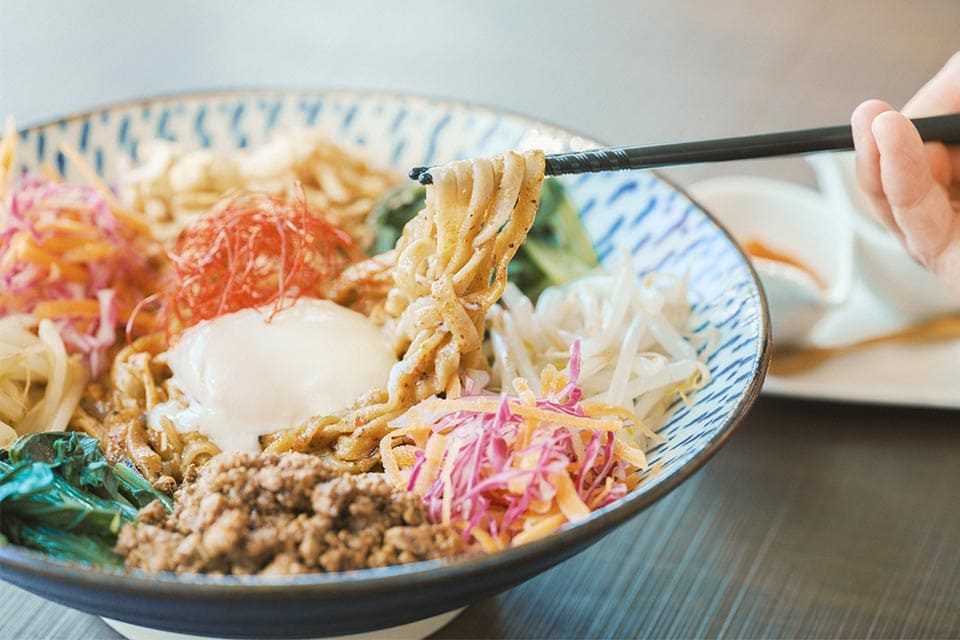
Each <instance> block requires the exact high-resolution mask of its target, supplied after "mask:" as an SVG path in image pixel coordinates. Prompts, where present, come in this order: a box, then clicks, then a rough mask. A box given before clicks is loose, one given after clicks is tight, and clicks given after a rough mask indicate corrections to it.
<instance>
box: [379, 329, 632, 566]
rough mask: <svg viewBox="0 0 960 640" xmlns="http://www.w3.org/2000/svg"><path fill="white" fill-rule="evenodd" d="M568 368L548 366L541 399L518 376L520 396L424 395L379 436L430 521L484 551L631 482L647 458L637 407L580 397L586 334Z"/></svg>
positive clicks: (558, 521) (575, 515)
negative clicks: (635, 440)
mask: <svg viewBox="0 0 960 640" xmlns="http://www.w3.org/2000/svg"><path fill="white" fill-rule="evenodd" d="M568 371H569V372H568V373H567V374H566V375H564V374H562V373H560V372H558V371H556V369H554V368H553V367H546V368H545V369H544V371H543V372H542V377H541V389H547V390H548V391H547V392H546V395H544V396H543V397H541V398H537V397H536V396H535V395H534V394H533V393H532V392H531V391H530V389H531V387H530V385H529V384H527V383H526V381H523V380H518V381H515V382H514V389H516V390H517V392H518V395H515V396H510V395H507V394H502V395H501V396H499V397H496V396H490V395H482V394H478V395H467V396H462V397H460V398H454V399H431V400H426V401H424V402H422V403H420V404H419V405H417V406H416V407H414V408H413V409H411V410H410V411H409V412H408V413H407V415H406V418H405V420H406V424H405V425H404V426H402V427H399V428H398V429H397V430H395V431H393V432H391V433H389V434H388V435H387V436H386V437H385V438H383V439H382V440H381V442H380V452H381V457H382V460H383V465H384V469H385V471H386V473H387V475H388V476H389V477H390V478H392V480H393V481H394V482H395V483H396V484H397V485H398V486H403V487H405V488H406V489H407V490H408V491H413V492H415V493H417V494H419V495H420V496H422V498H423V502H424V504H425V505H426V506H427V513H428V514H429V516H430V518H431V519H432V520H433V521H435V522H443V523H446V524H449V525H450V526H452V527H454V528H455V529H457V530H459V531H460V532H461V534H462V536H463V538H464V540H465V541H466V542H467V543H468V544H469V543H471V542H473V543H475V544H476V545H478V546H479V547H480V548H481V549H483V550H487V551H489V550H491V549H497V548H501V545H502V546H514V545H517V544H523V543H524V542H529V541H531V540H535V539H537V538H539V537H542V536H544V535H547V534H549V533H551V532H553V531H555V530H557V529H558V528H560V527H562V526H563V525H564V524H566V523H568V522H578V521H580V520H583V519H584V518H586V517H588V516H589V515H590V512H591V511H592V510H594V509H599V508H602V507H604V506H606V505H608V504H610V503H611V502H613V501H615V500H617V499H619V498H621V497H623V496H624V495H626V492H627V491H628V490H630V489H632V488H634V487H635V486H636V484H637V482H638V481H639V479H640V478H642V476H643V472H644V470H645V469H646V466H647V460H646V456H645V455H644V453H643V451H642V450H641V449H640V448H638V447H636V446H634V445H632V444H630V441H629V439H628V438H629V436H628V435H627V434H628V433H629V430H631V429H633V428H634V427H635V426H636V425H634V424H633V423H632V422H631V420H630V419H629V417H630V416H632V413H630V412H629V411H628V410H627V409H623V408H619V407H612V406H609V405H606V404H603V403H596V402H593V403H589V405H588V404H587V403H581V402H580V398H581V397H582V390H581V389H580V388H579V387H577V386H576V375H577V372H578V371H579V343H576V344H575V345H574V349H573V354H572V356H571V358H570V366H569V367H568ZM587 409H589V410H590V411H589V413H592V414H594V415H592V416H591V415H589V413H588V412H587ZM423 416H430V417H431V419H430V420H428V421H426V422H427V423H425V422H424V421H423V420H422V417H423ZM610 416H616V418H610ZM411 440H412V441H413V442H414V443H416V444H410V443H411ZM401 452H402V453H401Z"/></svg>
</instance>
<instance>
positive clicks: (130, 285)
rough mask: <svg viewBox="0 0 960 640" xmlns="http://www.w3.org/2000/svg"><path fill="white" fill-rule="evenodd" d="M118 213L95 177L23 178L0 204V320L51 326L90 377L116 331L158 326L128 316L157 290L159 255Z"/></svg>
mask: <svg viewBox="0 0 960 640" xmlns="http://www.w3.org/2000/svg"><path fill="white" fill-rule="evenodd" d="M68 157H70V158H71V159H72V160H74V161H79V156H78V155H77V154H75V153H71V154H68ZM81 172H83V173H85V174H89V173H92V170H91V169H90V168H89V167H86V166H84V167H81ZM94 177H95V174H94ZM120 209H121V207H119V203H117V200H116V197H115V196H113V194H110V193H109V190H107V189H106V187H105V186H104V185H103V183H102V181H100V180H99V178H97V179H96V187H91V186H87V185H70V184H62V183H61V182H60V181H59V179H53V177H52V176H51V177H46V178H45V177H40V176H36V175H25V176H23V177H22V178H21V179H20V180H19V182H18V183H17V184H16V186H15V187H14V189H13V190H12V191H11V192H10V193H9V194H8V195H7V197H6V198H5V199H4V200H3V201H2V202H0V219H3V220H4V227H3V228H2V229H0V314H6V313H32V314H34V315H35V316H36V317H37V318H39V319H44V320H47V319H48V320H51V321H53V323H54V324H55V326H56V327H57V329H58V331H59V332H60V335H61V337H62V338H63V341H64V343H65V344H66V346H67V348H68V349H69V350H70V351H71V352H73V353H79V354H80V355H81V356H82V357H83V359H84V361H85V362H86V364H87V365H88V368H89V369H90V372H91V373H92V374H93V375H94V376H97V375H99V374H100V373H102V372H103V371H104V370H105V369H106V366H107V364H108V359H107V350H108V349H109V348H110V347H112V346H113V345H114V344H115V342H116V340H117V329H118V328H119V327H122V326H124V325H128V324H129V326H130V327H131V328H132V330H133V331H135V332H136V334H137V335H142V334H144V333H148V332H150V331H155V330H156V328H157V327H156V326H148V320H154V317H153V316H152V314H151V315H145V316H144V317H143V318H141V319H139V320H137V321H132V320H131V318H130V317H129V314H130V313H131V312H132V310H133V309H134V308H135V307H136V306H137V304H138V302H139V301H140V300H142V299H143V298H145V297H147V296H149V295H151V294H153V293H154V292H156V291H157V290H158V289H159V288H160V285H161V281H162V278H163V269H164V255H163V252H162V250H161V248H160V245H159V244H158V243H157V242H156V241H155V240H154V239H153V238H152V236H150V234H149V230H148V229H147V226H146V224H145V223H143V221H142V220H139V219H137V218H138V216H137V215H136V214H129V213H128V212H125V211H121V210H120Z"/></svg>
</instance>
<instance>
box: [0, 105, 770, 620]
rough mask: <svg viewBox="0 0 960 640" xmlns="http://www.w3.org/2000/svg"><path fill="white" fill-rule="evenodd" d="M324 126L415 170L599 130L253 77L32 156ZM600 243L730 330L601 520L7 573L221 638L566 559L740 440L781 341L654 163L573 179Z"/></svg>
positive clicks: (50, 127) (373, 607)
mask: <svg viewBox="0 0 960 640" xmlns="http://www.w3.org/2000/svg"><path fill="white" fill-rule="evenodd" d="M305 126H314V127H320V128H322V129H323V130H325V131H327V132H328V133H329V135H330V136H331V137H332V139H333V140H334V141H336V142H339V143H342V144H345V145H347V146H349V147H353V148H358V149H361V150H362V151H363V152H364V153H365V154H367V155H368V156H369V157H371V158H374V159H375V160H378V161H380V162H381V163H383V164H387V165H390V166H393V167H395V168H397V169H399V170H403V171H406V170H407V169H408V168H410V167H413V166H418V165H429V164H432V163H436V162H441V161H444V160H450V159H456V158H465V157H472V156H489V155H496V154H498V153H501V152H503V151H505V150H508V149H524V148H531V147H540V148H544V149H545V150H546V151H547V152H548V153H553V152H559V151H564V150H569V149H577V150H580V149H583V148H587V147H590V146H596V143H594V142H592V141H590V140H589V139H586V138H584V137H581V136H577V135H575V134H572V133H570V132H567V131H564V130H562V129H559V128H557V127H554V126H551V125H547V124H544V123H542V122H539V121H536V120H532V119H529V118H525V117H523V116H519V115H514V114H509V113H505V112H501V111H496V110H492V109H487V108H483V107H478V106H473V105H467V104H461V103H455V102H450V101H444V100H434V99H428V98H422V97H415V96H404V95H396V94H386V93H359V92H345V91H293V90H282V91H240V92H220V93H208V94H192V95H183V96H173V97H164V98H155V99H148V100H143V101H138V102H131V103H124V104H119V105H115V106H110V107H106V108H102V109H96V110H94V111H91V112H88V113H85V114H81V115H78V116H73V117H69V118H65V119H62V120H58V121H53V122H49V123H45V124H42V125H38V126H34V127H31V128H28V129H25V130H23V131H21V132H20V139H19V146H18V158H17V162H18V164H19V165H20V168H21V169H23V170H35V169H37V168H38V167H39V166H40V165H41V164H42V163H50V164H52V165H53V166H55V167H57V168H58V169H60V170H61V171H62V172H63V173H64V174H65V176H66V178H67V180H68V181H76V182H81V181H82V177H81V176H80V175H79V174H78V172H77V171H76V169H75V168H73V167H70V166H69V164H68V163H67V162H66V161H65V158H64V157H63V155H62V154H61V153H60V152H59V150H58V148H59V145H61V144H67V145H70V146H73V147H74V148H76V149H78V150H79V151H80V153H81V154H82V155H83V156H84V157H85V158H86V159H87V160H88V162H89V163H90V164H91V166H93V167H94V168H95V169H96V170H97V171H98V172H99V173H100V174H101V175H103V176H104V177H105V178H106V179H107V181H108V182H109V181H111V180H113V179H114V178H115V177H116V166H117V164H118V161H119V160H120V159H121V158H127V159H131V160H133V161H136V160H137V159H138V148H139V146H140V145H141V144H142V143H143V142H145V141H147V140H149V139H152V138H164V139H168V140H174V141H177V142H180V143H182V144H184V145H185V146H188V147H207V148H214V149H221V150H231V149H237V148H245V147H249V146H254V145H258V144H261V143H263V142H265V141H267V140H268V139H269V138H270V136H271V133H275V132H279V131H287V130H291V129H298V128H302V127H305ZM564 182H565V184H566V185H567V187H568V189H569V192H570V194H571V196H572V198H573V199H574V201H575V202H576V204H577V205H578V207H579V210H580V212H581V217H582V218H583V220H584V224H585V226H586V228H587V231H588V233H589V234H590V236H591V238H592V239H593V240H594V245H595V247H596V250H597V253H598V255H599V256H600V258H601V260H602V261H604V262H609V261H610V260H612V259H613V258H614V256H615V254H616V253H617V252H619V251H620V250H626V251H628V252H630V253H631V254H632V255H633V260H634V264H635V265H636V267H637V270H638V277H642V276H643V274H646V273H649V272H652V271H656V272H666V273H674V274H677V275H679V276H685V277H687V278H688V280H689V290H690V297H691V303H692V305H693V315H692V327H691V328H692V329H694V330H696V331H704V330H708V331H712V332H713V333H714V335H715V337H716V339H715V341H714V343H713V345H712V347H711V350H710V352H709V354H708V359H707V364H708V366H709V368H710V371H711V374H712V380H711V382H710V383H709V384H708V385H707V386H706V387H704V388H703V389H701V390H699V391H698V392H696V393H695V394H694V396H693V398H692V399H693V401H694V402H693V403H692V404H691V405H687V404H682V403H680V404H678V405H677V406H675V407H674V408H673V410H672V413H671V415H670V418H669V421H668V423H667V424H666V425H665V426H664V427H663V429H662V430H661V431H660V433H661V434H662V435H664V436H665V437H666V438H667V439H668V442H667V444H664V445H661V446H659V447H657V448H656V449H654V450H653V451H651V452H650V456H649V457H650V462H651V464H653V465H661V467H660V471H659V472H658V473H657V474H655V475H654V476H652V477H650V478H649V479H648V480H646V481H645V482H644V483H643V484H641V486H640V487H639V488H638V489H637V490H636V491H634V492H633V493H631V494H630V495H628V496H627V497H626V498H624V499H622V500H620V501H618V502H617V503H615V504H612V505H610V506H608V507H606V508H604V509H601V510H599V511H597V512H595V513H594V514H592V515H591V516H590V517H589V518H588V519H587V520H585V521H583V522H581V523H578V524H577V525H575V526H572V527H569V528H566V529H564V530H561V531H559V532H557V533H555V534H553V535H550V536H548V537H546V538H544V539H541V540H537V541H535V542H533V543H530V544H528V545H524V546H521V547H518V548H515V549H510V550H507V551H504V552H501V553H497V554H494V555H489V556H483V557H472V558H467V559H464V560H461V561H457V562H453V563H449V564H443V563H439V562H428V563H419V564H414V565H406V566H400V567H391V568H386V569H374V570H366V571H360V572H350V573H341V574H314V575H302V576H290V577H269V578H267V577H248V578H234V577H216V576H173V575H156V576H155V575H148V574H144V573H139V572H133V573H127V574H124V573H114V572H109V571H101V570H98V569H93V568H79V567H77V566H72V565H69V564H65V563H61V562H57V561H53V560H49V559H47V558H45V557H44V556H42V555H41V554H37V553H34V552H30V551H26V550H23V549H19V548H15V547H11V546H7V547H2V548H0V578H3V579H4V580H7V581H9V582H11V583H14V584H16V585H19V586H21V587H23V588H24V589H27V590H29V591H32V592H34V593H37V594H39V595H41V596H44V597H46V598H49V599H51V600H55V601H57V602H60V603H62V604H66V605H67V606H71V607H74V608H77V609H81V610H84V611H88V612H91V613H95V614H97V615H103V616H106V617H109V618H113V619H116V620H121V621H125V622H130V623H133V624H137V625H141V626H147V627H154V628H158V629H164V630H169V631H177V632H181V633H191V634H198V635H211V636H220V637H236V638H252V637H260V638H266V637H287V638H296V637H309V636H312V637H317V636H322V635H339V634H347V633H356V632H362V631H369V630H374V629H380V628H386V627H390V626H395V625H399V624H404V623H407V622H410V621H413V620H416V619H421V618H426V617H429V616H433V615H435V614H438V613H441V612H444V611H449V610H452V609H455V608H459V607H462V606H464V605H467V604H470V603H473V602H476V601H478V600H480V599H482V598H485V597H488V596H490V595H493V594H495V593H497V592H499V591H502V590H504V589H507V588H509V587H511V586H513V585H516V584H518V583H520V582H522V581H524V580H527V579H529V578H531V577H533V576H534V575H536V574H538V573H540V572H542V571H544V570H546V569H547V568H549V567H551V566H553V565H555V564H557V563H559V562H562V561H563V560H565V559H567V558H569V557H571V556H573V555H574V554H576V553H578V552H580V551H582V550H584V549H585V548H587V547H588V546H589V545H591V544H593V543H595V542H597V541H598V540H600V539H601V538H602V537H603V536H604V535H606V534H608V533H610V532H611V531H612V530H613V529H614V528H615V527H616V526H617V525H620V524H622V523H624V522H625V521H627V520H628V519H629V518H631V517H632V516H634V515H636V514H637V513H639V512H640V511H641V510H642V509H644V508H645V507H647V506H649V505H650V504H651V503H653V502H654V501H655V500H657V499H658V498H660V497H662V496H663V495H665V494H666V493H667V492H668V491H670V490H671V489H673V488H674V487H676V486H677V485H678V484H679V483H680V482H682V481H683V480H684V479H685V478H687V477H689V476H690V475H691V474H692V473H693V472H694V471H695V470H696V469H697V468H699V467H700V466H701V465H702V464H703V463H704V462H705V461H706V460H707V459H708V458H709V457H710V456H711V455H712V454H713V453H715V452H716V450H717V449H718V448H719V447H720V446H721V445H722V444H723V443H724V442H725V441H726V440H727V438H728V437H729V436H730V434H731V432H732V431H733V429H734V427H735V426H736V425H737V423H738V422H739V421H740V420H741V419H742V418H743V416H744V414H745V413H746V411H747V410H748V409H749V407H750V406H751V405H752V403H753V402H754V400H755V399H756V397H757V395H758V393H759V390H760V385H761V383H762V380H763V376H764V374H765V372H766V366H767V360H768V356H769V333H768V315H767V310H766V303H765V300H764V298H763V294H762V292H761V289H760V287H759V284H758V281H757V278H756V274H755V273H754V271H753V269H752V268H751V266H750V264H749V261H748V260H747V258H746V257H745V256H744V255H743V253H742V252H741V251H740V250H739V248H738V247H737V246H736V244H735V243H734V242H733V240H732V239H731V238H730V236H729V234H728V233H727V232H726V231H725V230H723V229H722V228H721V227H720V226H719V225H718V224H717V223H716V222H715V221H714V220H713V219H712V218H711V217H710V216H709V215H708V214H707V213H705V212H704V211H703V210H702V209H701V208H700V207H699V206H698V205H697V204H696V203H694V202H693V201H691V200H690V199H689V198H688V197H687V196H686V195H684V194H683V193H682V192H681V191H680V190H678V189H677V188H676V187H674V186H672V185H671V184H669V183H668V182H666V181H665V180H664V179H663V178H661V177H660V176H658V175H656V174H654V173H650V172H620V173H604V174H587V175H581V176H573V177H568V178H565V179H564Z"/></svg>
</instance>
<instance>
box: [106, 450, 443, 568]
mask: <svg viewBox="0 0 960 640" xmlns="http://www.w3.org/2000/svg"><path fill="white" fill-rule="evenodd" d="M458 550H459V538H458V536H457V534H456V533H454V532H453V531H452V530H451V529H450V528H449V527H447V526H444V525H438V524H431V523H430V522H428V521H427V518H426V516H425V512H424V509H423V507H422V505H421V504H420V501H419V499H418V498H417V497H416V496H415V495H413V494H410V493H407V492H404V491H402V490H398V489H395V488H394V487H393V486H392V485H391V483H390V482H389V480H388V479H387V478H386V477H385V476H384V475H383V474H379V473H363V474H359V475H349V474H340V473H337V472H335V471H332V470H331V469H330V468H329V467H327V465H326V464H325V463H324V462H323V461H322V460H321V459H320V458H318V457H316V456H311V455H307V454H301V453H284V454H282V455H276V454H245V453H224V454H220V455H218V456H215V457H214V458H212V459H211V460H210V461H209V462H208V463H207V464H205V465H204V466H203V467H202V468H201V469H200V470H199V471H197V470H194V469H191V470H189V471H188V472H187V474H186V476H185V478H184V483H183V484H182V485H181V487H180V488H179V489H178V490H177V493H176V506H175V508H174V511H173V513H172V514H167V513H166V511H165V510H164V509H163V507H162V506H161V505H160V503H159V502H154V503H152V504H150V505H148V506H147V507H145V508H144V509H143V510H141V512H140V518H139V525H138V526H133V525H126V526H124V528H123V529H122V531H121V532H120V537H119V539H118V541H117V551H118V552H119V553H120V554H121V555H123V556H124V557H125V558H126V565H127V567H128V568H138V569H144V570H146V571H176V572H187V573H215V574H235V575H250V574H292V573H312V572H326V571H347V570H351V569H365V568H370V567H384V566H388V565H395V564H403V563H408V562H417V561H421V560H429V559H434V558H444V557H451V556H453V555H455V554H456V553H457V552H458Z"/></svg>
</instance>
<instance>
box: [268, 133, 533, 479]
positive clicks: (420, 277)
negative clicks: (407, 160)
mask: <svg viewBox="0 0 960 640" xmlns="http://www.w3.org/2000/svg"><path fill="white" fill-rule="evenodd" d="M543 171H544V156H543V152H541V151H529V152H526V153H523V154H520V153H513V152H511V153H508V154H506V155H504V156H502V157H498V158H493V159H477V160H466V161H460V162H453V163H450V164H447V165H443V166H439V167H434V168H433V169H431V174H432V176H433V185H432V186H431V187H428V189H427V201H426V207H425V208H424V209H423V211H421V212H420V213H419V214H418V215H417V217H416V218H414V219H413V220H412V221H410V223H409V224H407V226H406V227H404V230H403V234H402V236H401V238H400V240H399V241H398V242H397V246H396V249H395V250H394V251H393V252H391V254H390V255H389V256H388V257H387V260H386V261H384V260H383V259H382V258H381V262H380V265H381V267H380V270H381V271H383V268H384V267H383V265H386V268H387V269H389V270H390V271H391V272H392V281H393V285H392V287H390V288H389V290H388V291H387V293H386V298H385V300H383V302H382V305H380V308H378V309H374V310H372V311H371V315H372V317H374V318H377V319H379V320H381V321H382V322H383V324H384V329H385V330H386V331H387V332H388V333H389V335H392V336H393V338H394V348H395V350H396V352H397V354H398V355H401V356H402V357H401V360H400V362H398V363H397V364H396V365H395V366H394V368H393V370H392V371H391V374H390V380H389V382H388V383H387V388H386V389H385V390H373V391H371V392H370V393H368V394H366V395H365V396H363V397H362V398H360V399H359V400H358V401H357V403H356V404H355V405H354V406H353V408H351V409H349V410H347V411H345V412H342V413H340V414H338V415H335V416H317V417H314V418H311V419H310V420H308V421H307V422H306V423H305V424H303V425H300V426H298V427H296V428H294V429H290V430H288V431H284V432H280V433H278V434H274V435H273V436H272V437H271V439H270V442H269V444H268V445H267V447H266V450H267V451H270V452H282V451H313V452H318V453H322V454H323V455H324V456H325V457H326V458H328V459H329V460H330V461H331V462H333V463H335V464H337V465H338V466H340V467H341V468H343V469H344V470H347V471H354V472H359V471H365V470H368V469H370V468H371V467H373V466H374V465H376V464H377V463H378V462H379V451H378V447H379V442H380V439H381V438H382V437H383V436H384V435H385V433H386V432H387V429H388V423H389V422H390V421H391V420H393V419H395V418H397V417H398V416H400V415H401V414H402V413H403V412H404V411H406V410H407V409H408V408H410V407H411V406H413V405H414V404H416V403H417V402H420V401H421V400H424V399H426V398H429V397H431V396H435V395H438V394H446V395H447V396H448V397H455V396H457V395H459V394H460V378H459V375H458V374H459V372H460V371H461V370H463V369H470V368H478V369H485V368H486V363H485V361H484V359H483V356H482V353H481V350H480V346H481V342H482V338H483V326H484V318H485V316H486V313H487V310H488V309H489V308H490V307H491V306H492V305H493V304H494V303H495V302H496V301H497V300H499V299H500V296H501V295H502V294H503V290H504V287H505V286H506V283H507V265H508V264H509V263H510V260H511V259H512V258H513V256H514V254H515V253H516V252H517V249H518V248H519V247H520V245H521V244H522V243H523V241H524V239H525V238H526V235H527V232H528V231H529V230H530V226H531V225H532V224H533V217H534V214H535V213H536V210H537V206H538V205H539V201H540V188H541V185H542V183H543ZM374 260H376V259H374ZM358 271H359V272H363V270H362V269H360V270H358ZM349 288H350V287H349V286H345V287H344V290H349Z"/></svg>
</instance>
